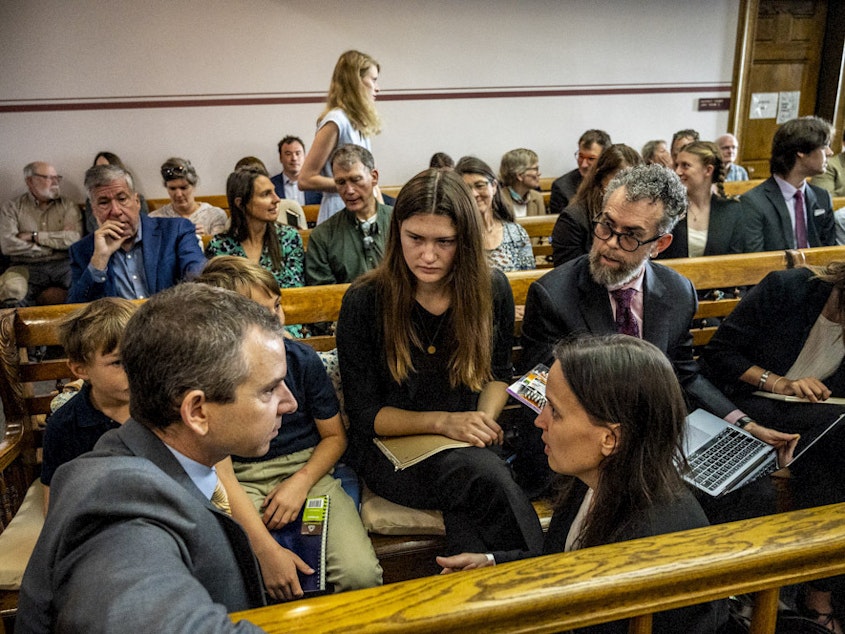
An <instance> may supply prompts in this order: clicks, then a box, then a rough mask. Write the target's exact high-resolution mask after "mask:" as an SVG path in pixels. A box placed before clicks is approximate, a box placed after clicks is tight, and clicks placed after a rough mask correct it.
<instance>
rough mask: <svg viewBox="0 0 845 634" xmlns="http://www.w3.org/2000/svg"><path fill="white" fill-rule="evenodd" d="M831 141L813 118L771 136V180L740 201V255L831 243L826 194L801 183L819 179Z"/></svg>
mask: <svg viewBox="0 0 845 634" xmlns="http://www.w3.org/2000/svg"><path fill="white" fill-rule="evenodd" d="M832 136H833V128H832V127H831V125H830V124H829V123H828V122H827V121H825V120H824V119H820V118H819V117H800V118H798V119H791V120H790V121H787V122H786V123H784V124H783V125H782V126H781V127H780V128H778V131H777V132H775V136H774V138H773V139H772V157H771V159H770V160H769V167H770V171H771V173H772V176H770V177H769V178H768V179H766V180H765V181H764V182H763V183H761V184H760V185H758V186H757V187H755V188H754V189H752V190H751V191H749V192H746V193H745V194H743V195H742V198H741V202H742V211H743V214H742V215H743V219H744V222H745V251H746V252H754V251H782V250H784V249H804V248H807V247H823V246H832V245H834V244H836V232H835V226H834V221H833V201H832V200H831V198H830V193H829V192H827V191H825V190H824V189H822V188H821V187H816V186H814V185H811V184H809V183H808V182H807V179H808V178H810V177H813V176H818V175H819V174H824V172H825V167H826V166H827V159H828V157H830V156H832V155H833V151H832V150H831V149H830V141H831V137H832Z"/></svg>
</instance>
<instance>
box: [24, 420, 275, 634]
mask: <svg viewBox="0 0 845 634" xmlns="http://www.w3.org/2000/svg"><path fill="white" fill-rule="evenodd" d="M52 482H53V486H52V490H51V496H50V501H51V504H50V513H49V514H48V516H47V520H46V522H45V524H44V529H43V530H42V532H41V536H40V537H39V539H38V543H37V545H36V547H35V551H34V552H33V554H32V558H31V559H30V561H29V566H28V567H27V570H26V573H25V574H24V578H23V583H22V584H21V593H20V601H19V604H18V616H17V623H16V626H17V628H16V629H18V630H19V631H21V632H47V631H58V632H69V631H74V632H94V631H109V632H118V631H122V632H165V631H167V632H198V631H203V632H206V631H208V632H247V631H249V632H253V631H261V630H259V628H257V627H255V626H253V625H250V624H248V623H246V622H245V621H242V622H241V623H239V624H238V625H235V624H233V623H232V622H231V621H230V620H229V618H228V616H227V612H231V611H236V610H246V609H250V608H254V607H259V606H262V605H264V603H265V602H264V595H263V587H262V583H261V575H260V572H259V570H258V565H257V562H256V561H255V557H254V556H253V554H252V550H251V548H250V546H249V542H248V541H247V537H246V534H245V533H244V531H243V529H242V528H241V527H240V525H239V524H238V523H237V522H235V521H234V520H233V519H232V518H231V517H229V516H228V515H226V514H225V513H223V512H221V511H219V510H218V509H216V508H215V507H214V506H213V505H212V504H211V503H210V502H209V501H208V499H206V498H205V496H204V495H203V494H202V493H201V492H200V491H199V489H197V487H196V486H195V485H194V483H193V481H192V480H191V479H190V478H189V477H188V475H187V474H186V473H185V471H184V470H183V469H182V467H181V466H180V464H179V463H178V462H177V460H176V458H175V457H174V456H173V454H172V453H171V452H170V450H169V449H167V447H166V446H165V445H164V443H162V442H161V441H160V440H159V439H158V437H157V436H155V434H153V433H152V432H151V431H150V430H148V429H147V428H146V427H144V426H143V425H141V424H140V423H137V422H135V421H134V420H129V421H127V422H126V423H125V424H124V425H123V426H122V427H121V428H120V429H115V430H112V431H111V432H108V433H107V434H105V435H104V436H103V437H102V438H101V439H100V441H99V442H98V443H97V446H96V447H95V449H94V451H93V452H91V453H88V454H85V455H83V456H81V457H80V458H77V459H76V460H72V461H71V462H68V463H66V464H64V465H62V466H61V467H60V468H59V469H58V470H57V471H56V476H55V478H54V479H53V481H52Z"/></svg>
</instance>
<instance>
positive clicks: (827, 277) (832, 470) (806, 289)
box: [702, 262, 845, 632]
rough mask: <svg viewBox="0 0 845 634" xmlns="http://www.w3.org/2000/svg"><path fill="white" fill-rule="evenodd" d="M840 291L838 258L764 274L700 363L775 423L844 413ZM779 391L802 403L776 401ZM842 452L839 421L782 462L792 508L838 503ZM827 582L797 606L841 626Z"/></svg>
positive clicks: (844, 276)
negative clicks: (795, 457) (820, 265)
mask: <svg viewBox="0 0 845 634" xmlns="http://www.w3.org/2000/svg"><path fill="white" fill-rule="evenodd" d="M843 291H845V262H832V263H830V264H829V265H828V266H827V267H826V268H824V269H823V270H811V269H809V268H798V269H792V270H787V271H776V272H774V273H769V275H767V276H766V277H765V278H764V279H763V281H762V282H760V283H759V284H758V285H757V286H755V287H754V288H753V289H752V290H751V291H750V292H749V293H748V295H747V296H746V297H745V298H743V300H742V301H741V302H740V303H739V304H738V305H737V307H736V308H735V309H734V310H733V311H732V312H731V314H730V315H729V316H728V317H727V318H725V320H724V321H723V322H722V324H721V325H720V326H719V329H718V331H716V334H715V335H714V336H713V339H712V340H711V341H710V343H709V344H708V345H707V348H706V349H705V350H704V352H703V353H702V360H703V363H702V369H703V370H704V372H705V373H706V375H707V376H708V378H710V380H711V381H713V382H714V383H715V384H716V385H717V386H719V387H721V388H722V389H723V390H724V392H725V394H726V395H728V396H729V398H731V399H732V400H733V402H734V403H736V405H737V407H739V408H741V409H742V410H743V411H744V412H746V413H747V414H748V415H749V416H751V417H752V418H754V419H755V420H765V421H769V425H770V426H771V427H773V428H775V429H778V430H780V431H786V432H795V433H804V432H807V431H809V430H810V429H812V428H815V427H818V426H822V425H824V426H826V425H828V424H830V423H831V422H833V421H834V420H835V419H836V418H837V417H838V416H839V415H840V414H842V413H845V406H843V405H841V404H832V403H831V399H832V398H833V397H845V364H843V360H845V344H843V328H845V293H843ZM759 392H764V393H766V394H767V396H769V397H768V398H767V397H763V396H761V395H759ZM784 397H800V398H802V399H804V400H805V401H807V402H802V403H796V402H786V401H784V400H776V399H777V398H780V399H783V398H784ZM799 449H800V446H799ZM844 453H845V424H842V423H840V424H839V425H838V426H837V427H836V428H834V429H832V430H831V431H830V432H828V434H827V435H826V436H825V437H824V439H823V440H822V441H821V442H819V443H816V444H815V445H813V446H812V447H811V448H810V449H809V450H808V451H807V453H806V454H805V455H804V456H802V457H801V460H800V461H799V462H797V463H796V464H795V465H794V466H791V467H790V472H791V477H790V479H789V486H790V489H791V493H792V501H793V507H795V508H807V507H810V506H821V505H823V504H833V503H836V502H845V470H843V468H842V455H843V454H844ZM830 581H832V580H827V581H826V582H814V585H815V586H817V588H819V589H821V590H818V589H817V590H810V591H808V592H807V594H806V601H805V606H804V607H805V608H806V609H807V611H808V612H810V613H815V614H816V616H817V617H818V619H819V621H820V622H823V623H825V624H826V625H828V626H829V627H830V629H831V630H832V631H838V632H841V631H842V630H841V629H836V628H838V627H839V624H838V623H837V622H836V621H834V620H833V616H832V614H833V612H832V609H831V605H830V592H829V591H828V590H830V589H832V588H833V584H832V583H828V582H830ZM840 584H841V585H845V584H842V583H841V582H840Z"/></svg>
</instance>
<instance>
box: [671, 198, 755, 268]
mask: <svg viewBox="0 0 845 634" xmlns="http://www.w3.org/2000/svg"><path fill="white" fill-rule="evenodd" d="M743 243H744V232H743V223H742V206H741V205H740V203H739V201H738V200H734V199H731V198H722V197H720V196H716V195H715V194H714V195H712V196H710V220H709V221H708V223H707V242H706V244H705V245H704V255H725V254H727V253H742V251H743ZM686 257H689V238H688V233H687V218H686V217H685V218H684V219H683V220H681V221H680V222H678V224H677V225H675V228H674V229H673V230H672V244H670V245H669V247H668V248H667V249H666V250H665V251H662V252H661V253H660V255H659V256H658V259H661V260H665V259H668V258H686Z"/></svg>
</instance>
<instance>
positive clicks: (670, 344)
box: [518, 256, 736, 417]
mask: <svg viewBox="0 0 845 634" xmlns="http://www.w3.org/2000/svg"><path fill="white" fill-rule="evenodd" d="M643 293H644V297H643V313H644V314H643V333H642V334H643V339H645V340H646V341H649V342H651V343H653V344H654V345H655V346H657V347H658V348H659V349H660V350H662V351H663V352H664V353H665V354H666V356H667V357H668V358H669V360H670V361H671V362H672V366H673V367H674V369H675V374H677V376H678V380H679V381H680V382H681V386H682V387H683V388H684V390H685V391H686V393H687V396H688V398H689V399H690V401H691V402H690V405H691V406H692V407H693V408H695V407H703V408H704V409H706V410H708V411H710V412H712V413H713V414H715V415H716V416H719V417H724V416H726V415H727V414H729V413H730V412H732V411H733V410H734V409H736V407H735V406H734V404H733V403H731V402H730V401H729V400H728V399H727V398H725V396H724V395H723V394H722V393H721V392H719V390H717V389H716V388H715V387H713V385H712V384H711V383H710V382H709V381H708V380H706V379H705V378H704V377H703V376H701V373H700V372H699V368H698V363H696V361H695V360H694V359H693V356H692V335H690V332H689V328H690V324H691V323H692V318H693V315H694V314H695V311H696V308H697V306H698V300H697V299H696V295H695V288H694V287H693V285H692V282H690V281H689V280H688V279H686V278H685V277H682V276H681V275H679V274H678V273H676V272H675V271H673V270H672V269H669V268H667V267H665V266H662V265H660V264H654V263H652V262H647V263H646V271H645V279H644V280H643ZM615 332H616V326H615V324H614V321H613V310H612V308H611V306H610V298H609V297H608V293H607V289H606V288H605V287H604V286H600V285H598V284H596V283H595V282H594V281H593V279H592V277H591V276H590V270H589V263H588V260H587V256H581V257H579V258H577V259H575V260H571V261H569V262H566V263H565V264H562V265H561V266H559V267H557V268H556V269H553V270H552V271H550V272H549V273H546V274H545V275H544V276H543V277H541V278H540V279H539V280H537V281H536V282H534V283H533V284H531V286H530V287H529V289H528V298H527V300H526V302H525V317H524V319H523V322H522V358H521V359H520V367H519V368H518V373H520V374H523V373H525V372H526V371H527V370H529V369H531V368H532V367H534V366H535V365H536V364H538V363H545V364H547V365H551V360H552V347H553V346H554V344H555V343H556V342H557V341H558V340H560V339H561V338H564V337H567V336H569V335H577V334H593V335H608V334H614V333H615Z"/></svg>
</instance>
